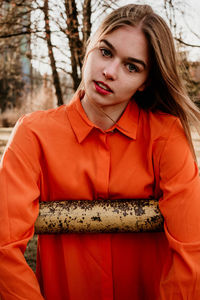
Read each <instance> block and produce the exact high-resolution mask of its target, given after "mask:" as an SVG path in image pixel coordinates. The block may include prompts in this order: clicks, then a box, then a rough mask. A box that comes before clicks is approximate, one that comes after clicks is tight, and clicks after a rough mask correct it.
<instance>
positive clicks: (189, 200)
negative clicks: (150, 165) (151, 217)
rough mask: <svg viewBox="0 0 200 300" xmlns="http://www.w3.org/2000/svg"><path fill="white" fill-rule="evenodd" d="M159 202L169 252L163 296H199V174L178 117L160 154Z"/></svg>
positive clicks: (172, 299)
mask: <svg viewBox="0 0 200 300" xmlns="http://www.w3.org/2000/svg"><path fill="white" fill-rule="evenodd" d="M159 166H160V188H161V190H162V197H161V198H160V200H159V206H160V210H161V213H162V215H163V216H164V230H165V234H166V237H167V239H168V243H169V249H170V251H169V253H168V254H167V257H166V264H165V266H164V269H163V273H162V278H161V283H160V298H159V299H160V300H184V299H187V300H198V299H200V178H199V170H198V167H197V164H196V162H195V160H194V158H193V155H192V153H191V150H190V147H189V144H188V141H187V139H186V136H185V133H184V130H183V128H182V126H181V123H180V121H179V120H176V121H175V122H174V124H173V126H172V128H171V130H170V136H169V137H168V139H167V140H166V141H165V143H164V147H163V150H162V153H161V155H160V163H159Z"/></svg>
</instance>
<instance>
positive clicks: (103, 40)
mask: <svg viewBox="0 0 200 300" xmlns="http://www.w3.org/2000/svg"><path fill="white" fill-rule="evenodd" d="M100 43H104V44H106V45H107V46H108V47H109V48H110V49H112V50H113V51H114V52H115V53H116V52H117V51H116V49H115V47H114V46H113V45H112V44H111V43H110V42H108V41H107V40H106V39H102V40H100ZM127 60H129V61H131V62H134V63H138V64H140V65H142V66H143V67H144V69H145V68H146V67H147V65H146V64H145V62H144V61H143V60H141V59H138V58H135V57H127Z"/></svg>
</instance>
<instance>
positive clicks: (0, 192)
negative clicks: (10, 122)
mask: <svg viewBox="0 0 200 300" xmlns="http://www.w3.org/2000/svg"><path fill="white" fill-rule="evenodd" d="M24 119H26V117H25V118H24V117H23V118H22V119H20V121H19V122H18V123H17V125H16V127H15V129H14V131H13V134H12V137H11V139H10V141H9V143H8V146H7V149H6V151H5V153H4V155H3V158H2V161H1V165H0V296H1V297H0V299H2V300H3V299H6V300H17V299H19V300H22V299H24V300H25V299H26V300H29V299H30V300H33V299H37V300H40V299H41V300H42V299H44V298H43V297H42V295H41V293H40V288H39V284H38V281H37V279H36V276H35V274H34V272H33V271H32V270H31V268H30V267H29V266H28V264H27V263H26V261H25V259H24V251H25V249H26V245H27V242H28V241H29V239H30V238H31V237H32V236H33V233H34V222H35V220H36V218H37V215H38V212H39V195H40V190H39V178H40V164H39V145H38V142H37V139H36V137H35V136H34V135H33V133H32V132H31V130H29V129H28V126H26V124H24V123H25V121H24Z"/></svg>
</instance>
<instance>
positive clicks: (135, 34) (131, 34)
mask: <svg viewBox="0 0 200 300" xmlns="http://www.w3.org/2000/svg"><path fill="white" fill-rule="evenodd" d="M148 74H149V54H148V43H147V40H146V38H145V35H144V34H143V32H142V31H141V30H140V29H139V28H137V27H131V26H123V27H120V28H118V29H116V30H115V31H113V32H111V33H109V34H107V35H105V36H103V37H102V38H101V39H100V41H99V43H98V45H97V47H96V48H94V49H93V50H92V51H91V52H90V53H89V54H88V57H87V60H86V62H85V66H84V70H83V82H84V88H85V97H84V101H85V102H88V101H90V102H93V104H95V105H98V106H100V107H101V108H102V109H104V110H105V112H106V111H107V112H109V111H110V110H113V109H121V110H122V111H123V109H124V108H125V107H126V105H127V103H128V102H129V100H130V99H131V98H132V96H133V95H134V94H135V92H136V91H138V90H139V91H142V90H143V89H144V88H145V85H146V81H147V78H148Z"/></svg>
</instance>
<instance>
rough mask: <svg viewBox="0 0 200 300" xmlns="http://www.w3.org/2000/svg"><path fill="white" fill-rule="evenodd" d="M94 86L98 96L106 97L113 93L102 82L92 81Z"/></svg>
mask: <svg viewBox="0 0 200 300" xmlns="http://www.w3.org/2000/svg"><path fill="white" fill-rule="evenodd" d="M94 84H95V88H96V90H97V92H99V93H100V94H103V95H107V94H111V93H113V91H112V90H111V88H110V87H109V86H108V85H107V84H105V83H104V82H102V81H94Z"/></svg>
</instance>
